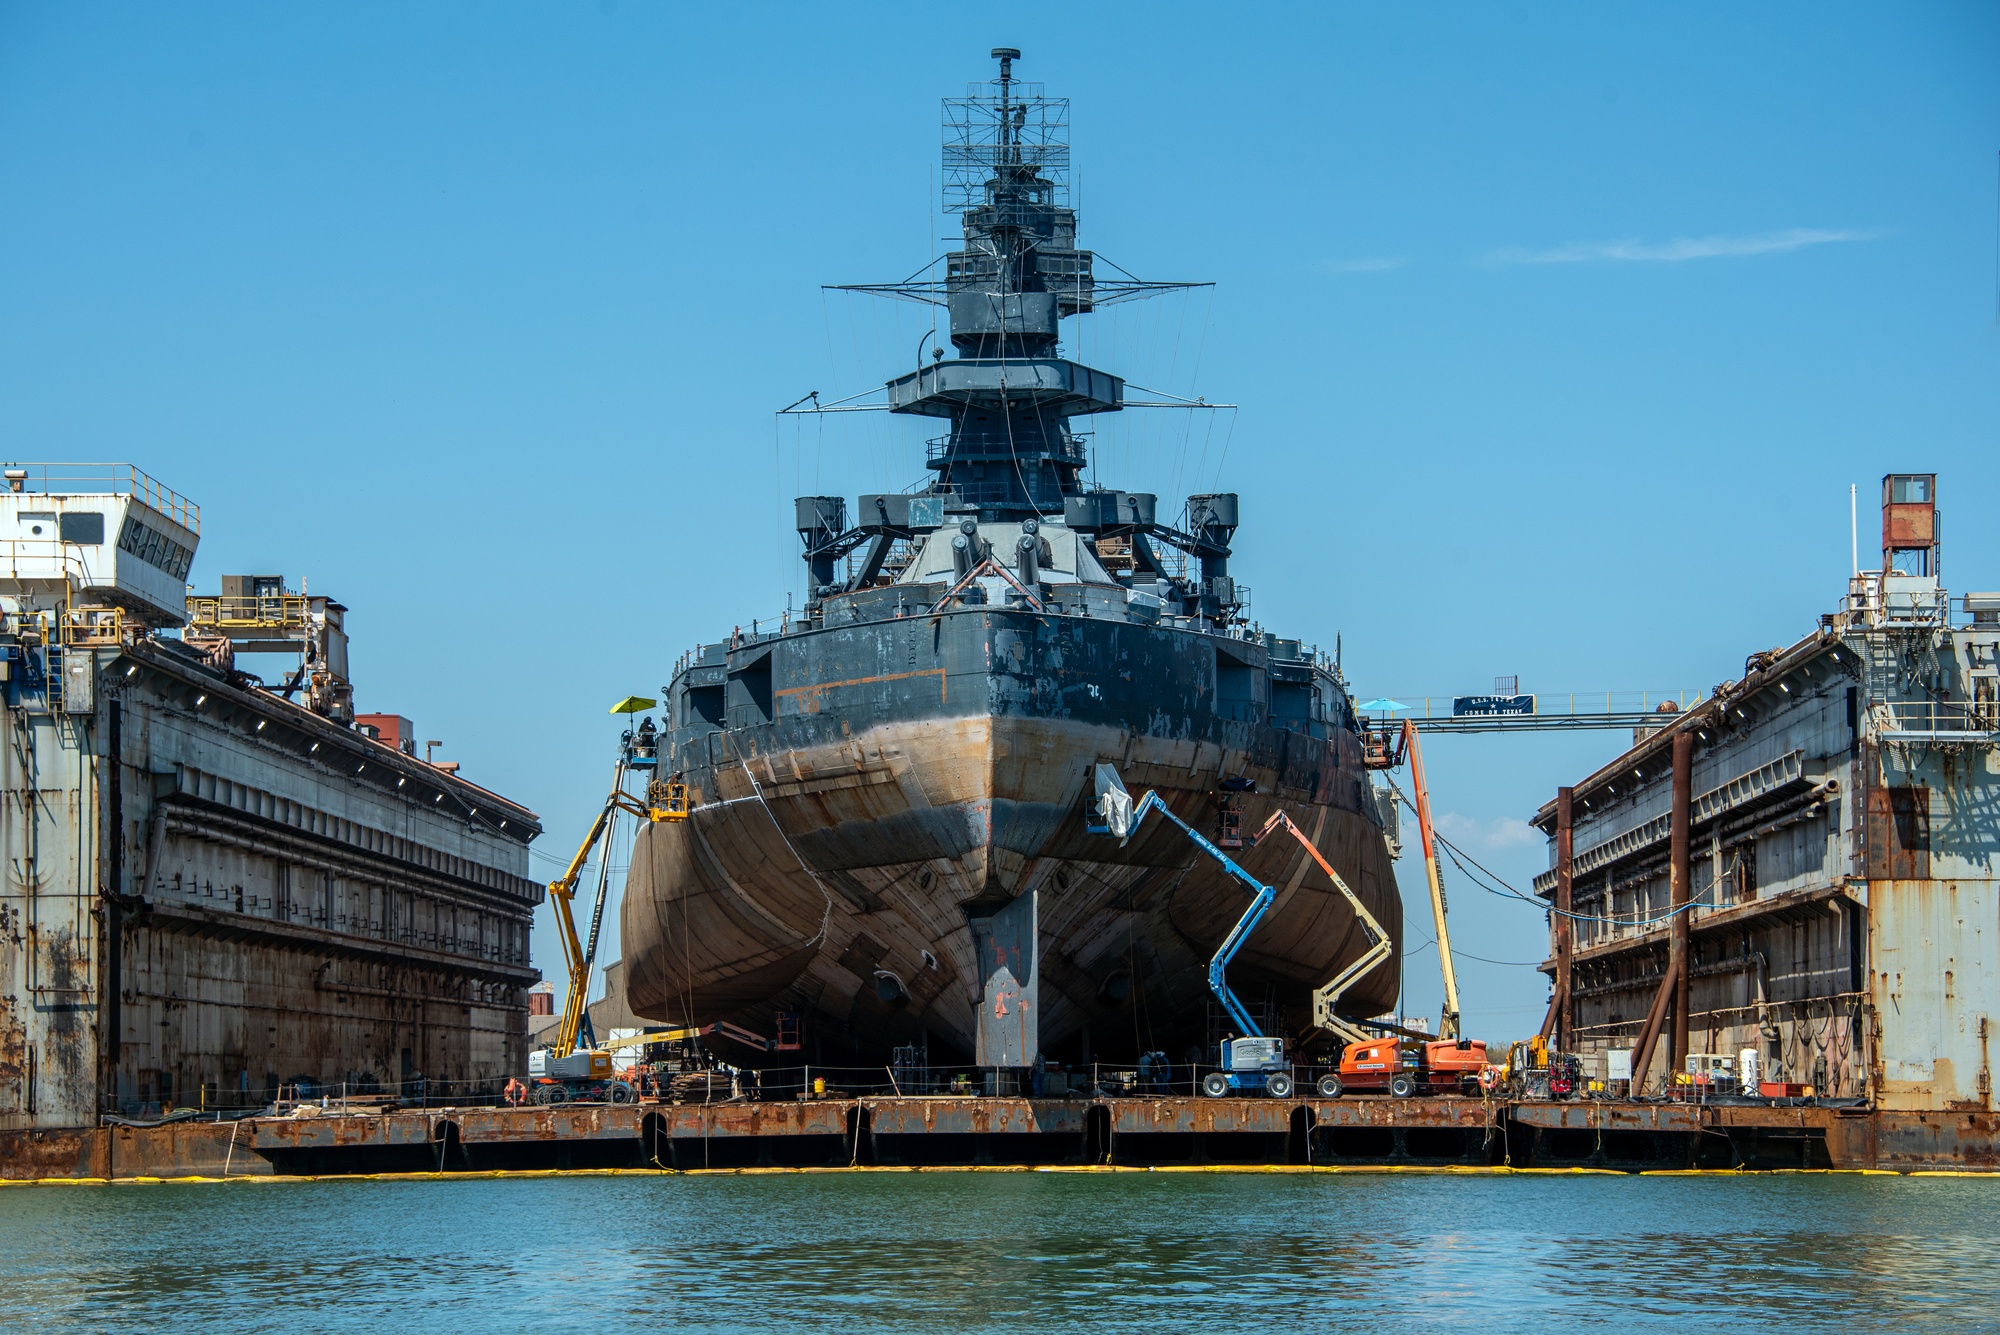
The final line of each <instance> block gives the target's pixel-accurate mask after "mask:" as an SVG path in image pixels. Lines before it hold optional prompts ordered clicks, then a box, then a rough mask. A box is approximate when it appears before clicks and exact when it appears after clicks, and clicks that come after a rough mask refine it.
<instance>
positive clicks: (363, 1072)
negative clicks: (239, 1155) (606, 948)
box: [0, 639, 543, 1131]
mask: <svg viewBox="0 0 2000 1335" xmlns="http://www.w3.org/2000/svg"><path fill="white" fill-rule="evenodd" d="M14 652H15V654H16V657H15V659H14V660H13V662H12V668H13V671H12V673H11V679H10V680H9V681H8V682H7V688H6V689H7V695H8V699H7V703H8V709H7V717H6V721H5V725H4V726H5V729H6V734H7V735H6V738H5V742H4V746H0V785H4V796H5V811H4V815H0V865H4V867H5V868H6V871H5V874H4V879H0V1130H10V1129H31V1128H32V1129H38V1130H43V1131H54V1130H57V1129H61V1128H77V1127H94V1126H96V1124H97V1122H98V1119H99V1117H100V1115H102V1114H105V1113H119V1112H124V1113H128V1114H130V1113H137V1114H142V1115H143V1114H144V1113H146V1112H148V1111H150V1110H156V1109H158V1108H159V1107H161V1106H163V1105H169V1104H172V1105H180V1106H201V1107H208V1108H216V1107H221V1108H241V1107H261V1106H264V1105H265V1104H267V1103H268V1102H269V1101H270V1100H271V1099H272V1098H273V1097H275V1095H276V1093H277V1089H278V1086H279V1085H280V1084H282V1083H292V1082H296V1081H299V1080H302V1079H304V1080H309V1081H311V1082H314V1083H315V1084H318V1085H322V1086H334V1087H336V1088H337V1087H339V1086H340V1085H342V1084H346V1085H348V1086H349V1087H351V1088H356V1089H366V1088H370V1087H377V1086H380V1087H393V1086H395V1085H397V1084H398V1083H401V1082H408V1081H411V1080H414V1079H418V1078H422V1079H424V1080H425V1081H427V1082H428V1083H430V1085H431V1086H432V1088H433V1089H434V1090H435V1091H437V1092H439V1093H448V1092H449V1091H450V1090H452V1089H460V1090H466V1091H468V1092H470V1091H472V1090H475V1089H480V1088H483V1087H484V1086H485V1085H487V1084H497V1082H499V1081H504V1080H505V1079H506V1078H507V1077H508V1076H510V1075H513V1074H515V1073H517V1072H518V1071H520V1070H522V1069H525V1063H526V1017H527V1001H526V989H527V987H528V986H529V984H531V983H532V982H534V981H535V979H536V977H537V975H536V973H535V972H534V970H533V969H531V968H530V967H529V963H528V930H529V926H530V923H531V921H532V917H533V913H534V908H535V905H536V904H537V903H538V902H539V901H540V899H541V896H542V893H543V890H542V887H541V886H540V885H538V884H537V883H535V882H533V881H531V880H529V879H528V878H527V877H526V875H525V873H526V871H527V869H528V868H527V861H528V852H527V842H528V840H529V839H530V838H532V837H533V836H534V834H536V833H539V828H538V826H537V825H536V823H535V818H534V816H533V814H532V813H530V812H528V811H526V810H525V809H523V808H521V807H519V806H517V805H515V804H514V803H511V802H507V801H506V800H505V799H502V798H499V797H497V796H495V795H493V794H491V793H488V792H486V791H485V790H483V789H480V788H478V787H477V786H475V785H473V784H470V783H466V782H464V781H462V780H459V779H457V778H455V777H454V776H452V775H450V774H447V773H445V772H444V771H442V770H440V769H438V768H437V767H435V766H431V765H427V764H425V763H424V762H422V761H420V760H418V759H416V758H415V757H414V756H411V755H408V754H405V753H403V752H402V751H400V750H398V749H397V748H395V747H392V746H387V745H383V744H381V743H379V742H375V741H371V740H369V739H367V738H365V737H363V736H361V735H360V734H359V733H357V732H355V731H353V730H352V729H348V728H344V727H341V726H338V725H337V724H335V723H333V722H331V721H329V720H327V719H324V718H321V717H320V716H318V715H316V714H314V713H312V712H311V711H309V710H307V709H304V708H301V707H299V706H297V705H294V704H291V703H289V702H288V701H286V700H283V699H280V698H278V697H277V696H276V695H274V694H272V693H271V692H268V691H264V690H261V689H256V688H255V687H254V686H252V685H251V684H249V683H247V682H244V681H243V680H242V679H240V678H233V677H232V676H231V674H229V673H226V672H219V671H216V670H213V669H211V668H209V667H207V666H205V665H203V664H202V663H200V662H199V661H197V660H195V658H194V656H193V655H191V654H188V653H186V652H184V651H182V650H181V649H180V648H179V647H178V646H177V645H174V644H166V643H162V642H159V641H149V640H144V639H142V640H139V641H137V642H134V643H130V644H127V645H125V646H123V647H121V648H105V649H74V648H72V649H70V650H69V651H68V653H69V663H68V668H69V670H68V671H66V672H60V673H59V675H56V674H38V673H32V672H30V671H28V670H27V669H28V668H30V667H40V666H41V665H40V663H34V664H30V663H27V662H25V661H24V660H23V659H22V658H21V657H20V656H19V655H20V651H19V650H18V649H17V650H15V651H14ZM30 652H33V653H37V654H39V653H41V652H43V651H42V650H41V649H40V648H39V647H36V648H34V649H32V650H31V651H30ZM52 656H53V655H52ZM51 676H53V680H52V681H51V679H50V678H51Z"/></svg>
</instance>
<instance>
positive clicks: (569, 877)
mask: <svg viewBox="0 0 2000 1335" xmlns="http://www.w3.org/2000/svg"><path fill="white" fill-rule="evenodd" d="M653 704H654V702H653V701H651V700H647V699H644V698H642V697H640V696H636V695H635V696H627V697H626V698H625V699H623V700H620V701H619V702H618V703H617V704H616V705H613V706H612V707H611V712H612V713H614V714H634V713H637V712H638V711H639V710H641V709H650V708H652V707H653ZM658 737H659V734H658V733H656V732H655V731H654V730H653V726H652V720H651V719H647V720H646V721H645V722H644V723H642V724H640V726H639V729H638V731H636V732H627V733H626V734H625V737H624V739H623V742H622V744H621V746H620V748H619V753H618V767H617V769H615V770H614V771H613V772H612V776H611V792H610V793H609V794H608V795H607V796H606V797H605V799H604V805H603V806H602V807H601V808H600V809H599V810H598V813H597V819H595V820H593V821H592V822H591V823H590V832H589V833H588V834H586V835H585V836H584V837H583V843H582V844H581V845H580V846H578V848H577V850H576V856H575V857H573V858H571V859H570V860H569V866H568V867H566V868H564V870H563V874H562V875H561V876H558V877H557V878H556V879H555V880H553V881H550V882H549V905H550V907H551V908H552V909H553V910H554V911H555V915H556V927H557V930H558V932H559V934H560V935H561V937H562V947H563V962H564V964H565V965H567V967H568V969H569V995H568V996H567V997H566V998H565V999H564V1001H563V1016H562V1023H561V1024H560V1025H558V1026H557V1028H556V1036H555V1041H554V1042H553V1043H551V1044H550V1045H549V1047H548V1048H547V1049H546V1050H545V1051H542V1052H537V1053H534V1054H533V1055H532V1057H531V1059H530V1062H529V1068H528V1069H529V1073H530V1074H531V1075H534V1076H538V1077H542V1078H545V1079H557V1080H563V1079H576V1080H590V1079H605V1078H609V1075H610V1069H611V1059H610V1055H609V1054H608V1053H604V1052H595V1051H592V1052H583V1053H579V1052H577V1050H576V1049H577V1036H578V1035H579V1034H580V1033H581V1032H583V1029H584V1007H585V1004H586V1002H587V1000H588V998H589V995H590V971H591V967H592V965H593V963H594V962H595V956H596V953H597V929H598V925H599V923H600V922H601V921H602V919H603V916H604V900H605V894H606V889H607V887H608V885H609V883H610V876H609V868H608V867H606V868H601V869H600V875H599V876H598V880H597V898H596V903H595V906H594V907H593V909H592V913H591V922H590V945H589V947H588V948H586V947H585V946H584V945H583V943H582V942H580V941H578V939H577V935H576V915H575V912H574V907H573V901H574V900H575V897H576V887H577V882H578V881H579V880H581V879H582V877H583V869H584V865H585V864H586V863H588V862H589V861H590V854H591V851H592V850H593V849H595V848H596V847H597V846H598V844H599V843H600V842H602V843H604V844H605V847H606V858H607V860H608V858H609V856H610V841H609V838H608V836H609V834H610V832H611V829H612V826H613V825H614V824H615V823H616V822H617V819H618V813H619V812H621V811H623V812H629V813H630V814H632V815H634V816H636V817H638V818H639V819H641V820H644V821H648V822H657V821H663V820H686V819H687V815H688V792H687V785H686V784H684V783H681V782H680V781H679V780H678V779H675V780H670V781H668V782H666V783H659V782H654V783H650V784H648V785H647V792H646V800H645V801H641V800H640V799H638V798H636V797H634V796H632V794H630V793H628V792H626V791H625V783H626V778H627V776H628V775H629V774H630V773H632V772H635V771H636V772H640V773H644V772H646V771H650V770H652V769H654V768H655V767H656V766H657V765H658V763H659V761H658V749H659V741H658ZM593 1037H595V1036H594V1035H593ZM572 1068H574V1069H572Z"/></svg>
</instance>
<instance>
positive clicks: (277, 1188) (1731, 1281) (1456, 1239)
mask: <svg viewBox="0 0 2000 1335" xmlns="http://www.w3.org/2000/svg"><path fill="white" fill-rule="evenodd" d="M0 1323H4V1324H5V1325H6V1326H7V1327H8V1328H10V1329H18V1330H24V1331H32V1332H57V1331H100V1330H105V1331H112V1330H115V1331H127V1330H134V1331H138V1330H144V1331H198V1332H202V1333H203V1335H223V1333H225V1332H237V1331H286V1332H345V1331H386V1330H418V1331H436V1332H455V1331H593V1332H608V1331H614V1330H626V1329H631V1330H658V1331H689V1332H707V1331H754V1330H797V1331H815V1332H818V1331H824V1332H835V1333H837V1335H860V1333H861V1332H871V1331H1005V1332H1022V1331H1042V1330H1065V1329H1075V1328H1088V1329H1092V1330H1113V1331H1237V1330H1265V1331H1270V1330H1304V1331H1321V1330H1335V1329H1341V1330H1355V1331H1370V1332H1375V1331H1418V1330H1506V1331H1514V1330H1523V1331H1527V1330H1555V1329H1561V1328H1564V1327H1574V1328H1584V1329H1601V1328H1606V1327H1622V1328H1625V1329H1628V1330H1675V1331H1687V1330H1690V1329H1700V1330H1719V1329H1731V1328H1733V1329H1738V1330H1776V1329H1786V1330H1793V1331H1818V1330H1828V1331H1832V1330H1840V1331H1888V1330H1912V1329H1922V1330H1953V1331H1959V1330H2000V1179H1993V1180H1979V1179H1966V1178H1897V1177H1876V1176H1867V1177H1862V1176H1848V1175H1796V1176H1793V1175H1779V1176H1763V1175H1743V1176H1701V1177H1540V1176H1497V1177H1430V1176H1394V1175H1377V1174H1322V1175H1316V1176H1310V1177H1308V1176H1303V1175H1267V1174H1139V1173H1134V1174H1116V1175H1081V1174H1052V1173H921V1174H908V1173H868V1172H857V1173H834V1174H795V1175H766V1176H729V1175H694V1176H678V1177H561V1178H517V1179H499V1180H494V1179H479V1180H462V1181H450V1180H444V1181H409V1180H404V1181H392V1180H381V1181H368V1180H355V1181H318V1182H292V1183H261V1184H258V1183H222V1184H207V1185H201V1184H194V1185H172V1184H167V1185H156V1186H129V1185H127V1186H105V1187H76V1188H63V1189H54V1188H11V1189H7V1190H5V1191H0Z"/></svg>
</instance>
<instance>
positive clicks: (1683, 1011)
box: [1634, 728, 1694, 1079]
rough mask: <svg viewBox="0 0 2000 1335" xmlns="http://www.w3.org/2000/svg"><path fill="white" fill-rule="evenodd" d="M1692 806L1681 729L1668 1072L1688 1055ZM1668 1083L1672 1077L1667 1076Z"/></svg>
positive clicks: (1673, 841)
mask: <svg viewBox="0 0 2000 1335" xmlns="http://www.w3.org/2000/svg"><path fill="white" fill-rule="evenodd" d="M1693 802H1694V734H1693V733H1692V732H1690V731H1689V730H1688V729H1686V728H1683V729H1681V730H1680V731H1679V732H1677V733H1675V734H1674V796H1673V808H1672V811H1671V815H1670V819H1669V830H1670V833H1669V836H1668V839H1669V842H1668V849H1669V853H1668V856H1669V859H1670V866H1669V871H1668V877H1669V880H1668V907H1669V908H1670V909H1671V910H1672V911H1673V915H1674V919H1673V924H1672V929H1673V934H1672V937H1671V942H1672V945H1671V947H1670V948H1669V952H1668V953H1669V956H1670V959H1671V963H1670V964H1669V965H1668V967H1669V969H1671V970H1672V971H1673V973H1674V1046H1673V1061H1672V1064H1671V1066H1670V1067H1669V1071H1670V1072H1673V1071H1678V1070H1680V1069H1681V1066H1682V1064H1683V1063H1684V1062H1685V1061H1686V1060H1687V1053H1688V983H1689V974H1690V971H1689V969H1688V908H1687V905H1688V899H1689V874H1690V870H1691V868H1690V864H1689V857H1688V844H1689V841H1690V834H1691V829H1690V818H1689V811H1690V808H1691V807H1692V805H1693ZM1634 1074H1637V1073H1636V1072H1635V1073H1634ZM1669 1078H1670V1079H1671V1078H1672V1077H1671V1074H1670V1075H1669Z"/></svg>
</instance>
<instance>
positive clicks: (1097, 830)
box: [1085, 765, 1292, 1099]
mask: <svg viewBox="0 0 2000 1335" xmlns="http://www.w3.org/2000/svg"><path fill="white" fill-rule="evenodd" d="M1149 811H1157V812H1159V813H1160V814H1161V815H1163V816H1165V817H1166V818H1167V819H1168V820H1170V821H1172V822H1173V823H1174V824H1176V825H1178V826H1180V827H1181V830H1182V832H1183V833H1185V834H1186V835H1187V837H1188V838H1190V839H1192V840H1194V843H1195V847H1197V848H1199V849H1200V850H1201V851H1202V852H1204V853H1206V854H1208V855H1209V856H1210V857H1212V858H1214V859H1215V860H1216V861H1217V862H1219V863H1221V864H1222V869H1223V870H1224V871H1226V872H1228V873H1229V874H1230V875H1231V876H1233V877H1235V878H1236V879H1237V880H1239V881H1241V882H1243V884H1244V885H1245V886H1247V887H1248V888H1249V890H1250V907H1249V908H1248V909H1246V910H1245V911H1244V913H1243V916H1242V917H1240V918H1238V919H1237V920H1236V925H1235V926H1234V927H1231V928H1230V929H1229V935H1227V936H1225V937H1224V938H1223V939H1222V944H1221V945H1220V946H1219V947H1217V948H1216V952H1215V956H1214V958H1212V959H1210V960H1209V962H1208V990H1209V991H1211V992H1213V993H1214V994H1215V999H1216V1000H1217V1001H1219V1002H1221V1003H1222V1009H1223V1011H1224V1013H1226V1014H1227V1015H1228V1016H1229V1018H1230V1019H1231V1020H1233V1021H1235V1022H1236V1025H1237V1027H1238V1028H1239V1029H1240V1030H1241V1031H1242V1035H1243V1036H1242V1037H1240V1038H1233V1039H1225V1040H1224V1041H1223V1043H1222V1051H1221V1053H1220V1056H1221V1061H1220V1062H1219V1066H1220V1067H1221V1069H1220V1070H1215V1071H1210V1072H1209V1073H1208V1074H1207V1075H1205V1076H1203V1077H1202V1081H1201V1092H1202V1093H1204V1094H1206V1095H1208V1096H1209V1097H1210V1098H1218V1099H1219V1098H1223V1097H1226V1096H1227V1095H1229V1094H1232V1093H1238V1092H1241V1093H1256V1092H1257V1091H1259V1090H1261V1091H1263V1092H1264V1093H1266V1094H1269V1095H1270V1096H1271V1097H1272V1098H1276V1099H1284V1098H1290V1097H1291V1094H1292V1070H1291V1064H1290V1062H1289V1061H1288V1060H1287V1059H1286V1056H1285V1040H1284V1039H1282V1038H1268V1037H1266V1036H1265V1034H1264V1031H1263V1030H1262V1029H1259V1028H1258V1027H1257V1022H1256V1021H1255V1020H1253V1019H1251V1018H1250V1012H1249V1011H1248V1010H1246V1009H1244V1006H1243V1003H1242V1001H1240V1000H1239V999H1238V998H1237V996H1236V994H1235V993H1234V992H1232V991H1230V990H1229V980H1228V970H1229V962H1230V961H1231V960H1233V959H1235V958H1236V952H1237V951H1239V950H1241V949H1242V948H1243V943H1244V941H1245V940H1247V939H1248V938H1249V936H1250V933H1251V932H1252V931H1254V930H1256V927H1257V923H1258V922H1259V921H1260V920H1261V919H1262V918H1263V916H1264V914H1265V912H1266V911H1267V910H1269V909H1270V907H1271V901H1272V900H1274V899H1276V898H1277V892H1276V891H1275V890H1273V889H1272V887H1270V886H1268V885H1265V884H1263V883H1262V882H1261V881H1259V880H1258V879H1257V878H1256V877H1254V876H1252V875H1251V874H1250V873H1249V872H1247V871H1245V870H1243V868H1241V867H1239V866H1237V865H1236V861H1235V859H1233V858H1231V857H1230V856H1229V855H1228V854H1227V853H1224V852H1223V851H1222V850H1221V849H1219V848H1217V847H1216V846H1215V845H1214V844H1212V843H1210V842H1209V841H1208V840H1207V839H1205V838H1203V837H1202V836H1201V834H1200V833H1198V832H1197V831H1196V830H1195V829H1194V827H1192V826H1190V825H1189V824H1188V823H1187V822H1186V821H1184V820H1182V819H1181V818H1180V817H1179V816H1176V815H1175V814H1174V813H1173V810H1172V808H1170V807H1169V806H1167V804H1166V803H1165V802H1163V801H1161V800H1160V794H1159V792H1158V791H1157V790H1152V789H1149V790H1148V791H1147V793H1146V795H1145V796H1144V797H1142V798H1140V799H1139V804H1138V805H1137V806H1136V807H1135V806H1133V805H1132V795H1131V794H1130V793H1128V792H1126V791H1125V785H1124V783H1123V782H1121V781H1120V780H1119V778H1118V771H1117V770H1115V769H1113V768H1112V767H1111V766H1109V765H1099V766H1098V767H1097V814H1098V817H1099V819H1100V820H1102V821H1103V824H1101V825H1086V827H1085V828H1086V829H1088V830H1089V831H1090V833H1092V834H1110V835H1116V836H1117V837H1118V840H1119V842H1120V843H1123V842H1124V841H1125V840H1127V839H1129V838H1131V837H1132V835H1133V834H1134V833H1136V832H1137V831H1138V828H1139V823H1140V822H1141V821H1143V820H1145V819H1146V813H1147V812H1149Z"/></svg>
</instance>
